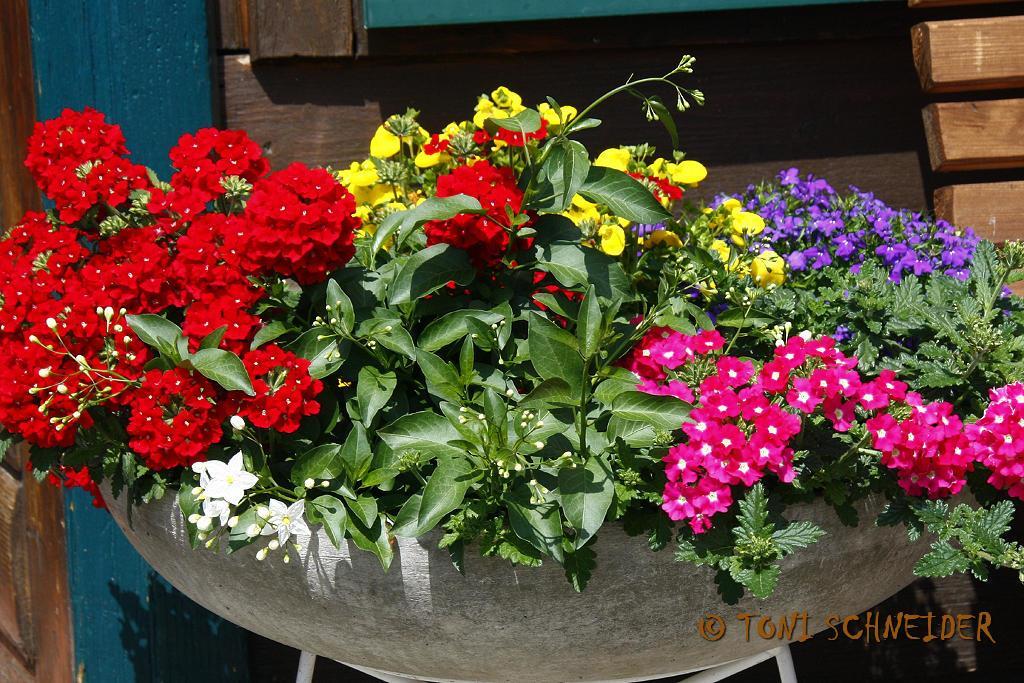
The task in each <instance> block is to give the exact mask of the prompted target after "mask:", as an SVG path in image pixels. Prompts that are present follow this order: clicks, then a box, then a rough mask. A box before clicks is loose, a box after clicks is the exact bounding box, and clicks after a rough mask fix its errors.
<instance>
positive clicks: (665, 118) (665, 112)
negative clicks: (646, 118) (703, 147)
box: [647, 95, 679, 149]
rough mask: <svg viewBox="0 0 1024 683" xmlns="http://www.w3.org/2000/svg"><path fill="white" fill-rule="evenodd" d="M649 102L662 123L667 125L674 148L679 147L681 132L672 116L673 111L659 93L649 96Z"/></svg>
mask: <svg viewBox="0 0 1024 683" xmlns="http://www.w3.org/2000/svg"><path fill="white" fill-rule="evenodd" d="M647 102H648V104H649V105H650V107H651V109H652V110H653V111H654V114H655V116H657V117H658V120H659V121H661V125H663V126H665V130H666V131H668V136H669V138H671V139H672V149H678V148H679V132H678V131H677V130H676V121H675V119H674V118H673V117H672V112H671V111H670V110H669V108H668V107H666V106H665V103H664V102H663V101H662V99H661V98H660V97H658V96H657V95H655V96H654V97H649V98H647Z"/></svg>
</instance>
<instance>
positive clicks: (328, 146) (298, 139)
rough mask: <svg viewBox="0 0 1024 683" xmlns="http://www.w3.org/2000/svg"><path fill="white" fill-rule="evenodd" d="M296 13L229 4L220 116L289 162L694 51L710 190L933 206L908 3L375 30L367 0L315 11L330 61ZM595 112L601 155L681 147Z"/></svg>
mask: <svg viewBox="0 0 1024 683" xmlns="http://www.w3.org/2000/svg"><path fill="white" fill-rule="evenodd" d="M288 5H289V3H287V2H277V3H274V2H266V1H265V2H258V1H256V0H248V2H242V3H240V2H239V0H222V2H221V5H220V6H221V8H222V10H223V11H222V12H221V14H220V22H221V34H220V35H221V56H220V60H219V68H220V76H221V78H222V82H223V107H224V111H223V117H224V121H225V123H226V124H227V125H228V126H232V127H240V128H245V129H247V130H248V131H249V132H250V133H251V134H253V135H254V136H255V138H256V139H257V140H258V141H259V142H260V143H261V144H263V145H264V147H265V149H266V150H267V152H268V155H269V157H270V159H271V161H272V163H273V164H274V165H275V166H277V167H280V166H282V165H284V164H287V163H289V162H290V161H293V160H297V159H302V160H304V161H307V162H310V163H318V164H334V165H336V166H337V165H340V164H347V163H348V162H350V161H352V160H354V159H357V158H364V157H365V155H366V153H367V151H368V150H367V146H368V140H369V138H370V136H371V135H372V133H373V131H374V129H375V128H376V126H377V125H378V124H379V123H380V121H381V120H382V118H383V117H385V116H387V115H389V114H391V113H395V112H399V111H402V110H404V108H405V107H406V106H413V107H416V108H417V109H420V110H421V111H422V112H423V115H422V119H423V122H424V123H425V125H426V126H427V127H428V128H433V129H436V128H437V127H438V126H441V125H443V124H444V123H446V122H447V121H449V120H452V119H454V118H456V117H466V116H467V112H470V111H471V109H472V105H473V104H474V102H475V98H476V96H477V95H478V94H480V93H481V92H486V91H490V90H491V89H493V88H494V87H495V86H496V85H499V84H506V85H508V86H510V87H512V88H513V89H515V90H517V91H519V92H520V93H521V94H522V95H523V96H524V97H525V98H526V99H527V100H528V101H530V102H540V101H543V98H544V96H545V95H549V94H550V95H552V96H554V97H555V98H556V99H557V100H559V102H562V103H563V104H564V103H575V104H585V103H587V102H589V101H590V100H591V99H592V98H594V97H596V96H597V95H599V94H601V93H602V92H604V91H605V90H606V89H608V88H610V87H613V86H615V85H618V84H619V83H621V82H622V81H623V80H624V79H625V78H626V77H627V76H629V75H630V74H631V73H635V74H648V73H663V72H664V71H667V70H668V69H670V68H671V67H672V66H673V65H674V64H675V62H676V61H677V60H678V58H679V55H680V54H682V53H683V52H689V53H692V54H694V55H695V56H696V57H697V60H698V61H697V74H696V76H695V77H694V78H693V80H692V83H693V84H695V85H697V86H698V87H700V88H702V89H703V90H704V92H705V94H706V95H707V99H708V104H707V106H706V107H704V108H703V109H698V110H693V111H691V112H688V113H686V114H685V115H683V116H682V117H681V119H680V126H681V129H680V131H681V145H682V147H683V149H684V150H685V151H686V152H687V153H689V154H690V155H692V157H693V158H696V159H699V160H701V161H702V162H704V163H706V164H707V165H708V167H709V168H710V170H711V175H710V177H709V180H708V181H707V183H706V184H705V188H704V191H705V192H707V193H710V192H717V191H730V192H734V191H738V190H742V189H743V188H744V187H745V186H746V184H747V183H748V182H751V181H753V180H757V179H759V178H761V177H764V176H771V175H773V174H774V173H776V172H777V171H779V170H780V169H784V168H787V167H789V166H799V167H800V168H802V169H806V170H808V171H813V172H815V173H818V174H821V175H825V176H827V177H829V178H830V179H831V180H833V182H835V183H836V184H838V185H844V184H847V183H853V184H858V185H861V186H863V187H864V188H874V189H876V190H877V191H878V192H879V194H880V195H881V196H883V197H884V198H885V199H887V200H889V201H891V202H894V203H896V204H900V205H904V206H911V207H923V206H924V205H925V204H926V203H927V199H928V195H929V193H930V188H928V187H926V183H925V179H924V175H925V174H924V169H925V168H926V165H927V163H928V161H927V152H926V148H925V146H924V138H923V135H922V132H921V124H920V115H919V111H920V105H921V102H920V93H919V92H918V88H917V76H916V74H915V72H914V67H913V62H912V60H910V59H909V54H910V36H909V28H910V25H911V23H912V17H911V16H909V15H908V10H907V8H906V7H904V6H901V5H899V4H898V3H868V4H865V5H842V6H835V7H806V8H798V9H792V8H791V9H783V10H750V11H743V12H718V13H696V14H679V15H666V16H661V17H659V16H656V17H650V16H647V17H634V18H630V17H620V18H614V19H588V20H572V21H559V22H523V23H520V24H501V25H493V26H492V25H488V26H459V27H423V28H416V29H386V30H377V31H369V32H368V31H365V30H363V29H361V28H359V25H358V5H359V3H358V2H356V3H355V5H356V6H355V11H354V12H350V11H344V10H343V9H339V7H342V6H343V5H344V3H338V2H316V3H313V5H314V6H317V7H319V9H318V10H317V11H319V12H320V14H319V17H318V22H317V25H318V26H320V27H322V29H321V31H322V32H326V33H329V34H331V35H334V36H335V37H336V38H337V40H336V41H335V42H333V43H332V42H331V41H330V40H327V39H326V38H318V37H316V35H315V33H314V36H313V38H311V43H313V44H318V43H324V44H328V43H329V45H328V46H327V47H325V48H324V49H323V50H322V51H319V50H317V49H313V48H310V47H309V44H306V43H303V42H302V41H301V40H298V39H295V38H294V37H290V36H291V34H292V32H293V31H294V27H293V26H291V25H290V24H289V23H288V22H286V21H269V20H267V19H266V16H267V13H268V11H269V9H268V8H270V7H271V6H274V7H285V8H286V7H287V6H288ZM332 8H333V9H332ZM350 16H355V17H356V18H355V19H351V20H350V19H348V17H350ZM348 21H355V22H357V23H356V24H355V26H354V28H353V29H352V30H351V48H350V49H351V53H352V56H338V55H337V54H336V53H337V52H338V51H339V50H341V49H342V48H340V47H339V45H348V40H349V31H348V30H347V29H345V28H338V27H339V26H340V27H345V26H348V25H349V24H348V23H346V22H348ZM268 34H269V35H268ZM268 44H269V45H273V46H275V49H274V50H273V51H268V50H267V49H265V47H264V46H266V45H268ZM303 46H304V47H303ZM294 55H301V56H299V57H296V56H294ZM328 56H330V58H326V57H328ZM599 117H600V118H602V119H604V121H605V125H604V126H602V127H601V128H600V129H598V130H597V131H594V132H593V133H592V134H590V135H589V139H588V140H586V142H588V143H590V144H592V145H595V146H597V147H601V146H610V145H616V144H631V143H636V142H640V141H642V140H652V141H654V142H655V143H657V144H659V145H660V146H661V147H662V149H663V150H664V151H666V152H667V151H668V146H669V141H668V138H667V136H666V135H665V134H664V132H663V131H661V130H660V129H659V128H658V127H657V125H656V124H655V125H651V124H648V123H647V121H646V120H645V119H644V117H643V116H642V114H641V113H640V111H639V108H638V107H637V106H636V104H635V102H634V101H633V100H631V99H629V98H624V99H620V100H617V101H613V102H611V103H610V104H609V106H607V107H606V108H605V109H604V110H603V111H602V112H600V113H599Z"/></svg>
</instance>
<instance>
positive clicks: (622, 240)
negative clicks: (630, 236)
mask: <svg viewBox="0 0 1024 683" xmlns="http://www.w3.org/2000/svg"><path fill="white" fill-rule="evenodd" d="M597 234H598V236H599V237H600V238H601V251H603V252H604V253H606V254H608V255H609V256H618V255H619V254H621V253H622V252H623V250H625V248H626V232H625V231H624V230H623V229H622V228H621V227H619V226H618V225H604V226H602V227H601V228H600V229H599V230H598V231H597Z"/></svg>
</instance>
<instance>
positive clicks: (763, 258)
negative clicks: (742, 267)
mask: <svg viewBox="0 0 1024 683" xmlns="http://www.w3.org/2000/svg"><path fill="white" fill-rule="evenodd" d="M750 275H751V277H753V278H754V283H755V284H757V286H758V287H771V286H773V285H774V286H776V287H777V286H779V285H781V284H782V283H783V282H785V281H786V262H785V261H783V260H782V257H781V256H779V255H778V254H776V253H775V252H774V251H771V250H768V251H764V252H761V253H760V254H759V255H758V256H757V257H755V258H754V261H753V263H751V264H750Z"/></svg>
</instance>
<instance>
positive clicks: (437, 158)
mask: <svg viewBox="0 0 1024 683" xmlns="http://www.w3.org/2000/svg"><path fill="white" fill-rule="evenodd" d="M443 156H445V155H444V154H442V153H441V152H437V153H436V154H427V153H426V152H422V151H421V152H420V153H419V154H417V155H416V166H417V167H418V168H430V167H432V166H437V165H438V164H439V163H441V161H443V159H442V158H441V157H443Z"/></svg>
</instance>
